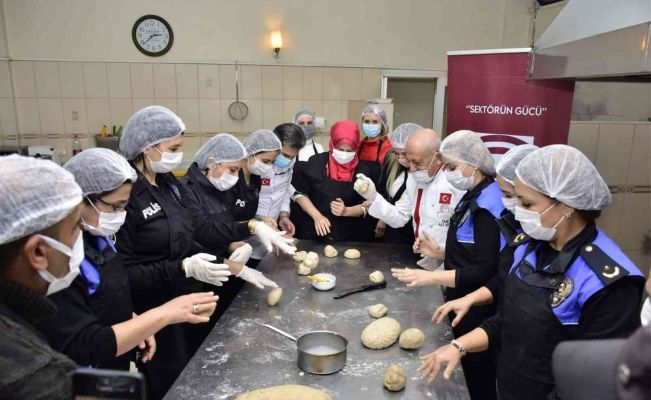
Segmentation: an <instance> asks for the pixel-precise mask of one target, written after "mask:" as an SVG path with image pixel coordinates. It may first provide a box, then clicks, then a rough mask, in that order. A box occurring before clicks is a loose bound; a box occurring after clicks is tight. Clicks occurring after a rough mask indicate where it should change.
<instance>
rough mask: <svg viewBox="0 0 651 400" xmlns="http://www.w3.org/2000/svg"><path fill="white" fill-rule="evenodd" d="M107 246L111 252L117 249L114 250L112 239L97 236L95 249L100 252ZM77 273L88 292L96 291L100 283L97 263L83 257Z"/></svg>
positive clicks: (90, 293)
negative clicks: (84, 282) (82, 279)
mask: <svg viewBox="0 0 651 400" xmlns="http://www.w3.org/2000/svg"><path fill="white" fill-rule="evenodd" d="M107 247H111V249H112V250H113V252H115V253H117V250H115V245H114V244H113V241H112V240H111V239H109V238H108V237H99V236H98V237H97V250H98V252H99V253H100V254H101V253H103V252H104V250H105V249H106V248H107ZM79 273H80V275H81V276H82V278H84V281H86V285H87V286H88V294H89V295H92V294H94V293H95V291H97V288H98V287H99V284H100V273H99V271H98V270H97V265H95V264H94V263H93V262H91V261H90V260H89V259H87V258H84V259H83V260H82V261H81V265H79Z"/></svg>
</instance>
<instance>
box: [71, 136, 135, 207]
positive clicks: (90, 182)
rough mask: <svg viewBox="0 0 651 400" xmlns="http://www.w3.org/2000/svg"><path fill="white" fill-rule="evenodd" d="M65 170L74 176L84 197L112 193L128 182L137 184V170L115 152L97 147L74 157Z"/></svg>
mask: <svg viewBox="0 0 651 400" xmlns="http://www.w3.org/2000/svg"><path fill="white" fill-rule="evenodd" d="M63 168H65V169H67V170H68V171H70V173H71V174H72V175H74V177H75V180H76V181H77V184H78V185H79V186H80V187H81V191H82V193H83V195H84V196H86V195H89V194H96V193H104V192H110V191H112V190H115V189H117V188H118V187H120V185H122V184H123V183H124V182H126V181H131V182H135V181H136V178H137V175H136V170H134V169H133V168H131V165H129V162H128V161H127V160H126V159H125V158H124V157H122V156H121V155H119V154H118V153H116V152H114V151H113V150H109V149H103V148H100V147H95V148H92V149H88V150H84V151H82V152H81V153H79V154H77V155H76V156H74V157H72V158H71V159H70V160H69V161H68V162H67V163H65V164H64V165H63Z"/></svg>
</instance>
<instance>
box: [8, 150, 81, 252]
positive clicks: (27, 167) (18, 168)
mask: <svg viewBox="0 0 651 400" xmlns="http://www.w3.org/2000/svg"><path fill="white" fill-rule="evenodd" d="M0 193H2V195H1V196H0V244H5V243H9V242H13V241H14V240H17V239H20V238H23V237H25V236H28V235H32V234H34V233H37V232H40V231H42V230H43V229H46V228H49V227H51V226H53V225H55V224H56V223H58V222H59V221H61V220H62V219H64V218H65V217H67V216H68V215H70V213H72V211H73V210H74V209H75V207H76V206H77V205H79V203H81V188H80V187H79V185H77V182H75V177H74V176H72V174H71V173H70V172H68V171H66V170H65V169H63V168H61V167H60V166H58V165H57V164H55V163H53V162H52V161H48V160H41V159H38V158H32V157H23V156H19V155H11V156H6V157H0Z"/></svg>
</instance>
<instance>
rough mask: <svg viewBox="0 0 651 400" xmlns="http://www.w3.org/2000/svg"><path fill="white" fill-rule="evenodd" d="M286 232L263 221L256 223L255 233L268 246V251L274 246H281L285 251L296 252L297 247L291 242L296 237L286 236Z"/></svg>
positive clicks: (287, 252) (290, 253)
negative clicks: (275, 228)
mask: <svg viewBox="0 0 651 400" xmlns="http://www.w3.org/2000/svg"><path fill="white" fill-rule="evenodd" d="M284 234H285V232H283V231H281V232H278V231H275V230H273V229H272V228H271V227H269V226H267V225H266V224H263V223H256V224H255V235H256V236H257V237H258V238H259V239H260V241H261V242H262V245H263V246H264V247H266V248H267V251H268V252H271V251H272V250H273V246H276V247H277V248H279V249H280V250H281V251H282V252H283V253H285V254H289V255H293V254H294V253H296V247H294V246H292V245H291V244H292V243H294V239H292V238H288V237H284V236H283V235H284Z"/></svg>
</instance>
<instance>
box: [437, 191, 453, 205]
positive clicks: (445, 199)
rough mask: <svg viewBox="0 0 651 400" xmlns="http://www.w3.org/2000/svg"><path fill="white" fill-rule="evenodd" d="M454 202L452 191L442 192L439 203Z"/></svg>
mask: <svg viewBox="0 0 651 400" xmlns="http://www.w3.org/2000/svg"><path fill="white" fill-rule="evenodd" d="M451 202H452V193H440V194H439V204H450V203H451Z"/></svg>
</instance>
